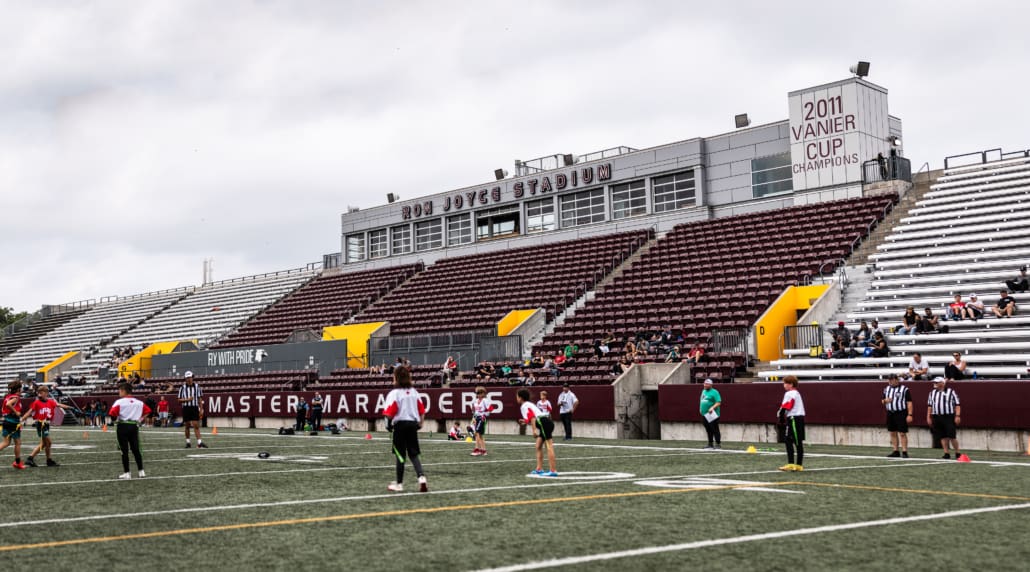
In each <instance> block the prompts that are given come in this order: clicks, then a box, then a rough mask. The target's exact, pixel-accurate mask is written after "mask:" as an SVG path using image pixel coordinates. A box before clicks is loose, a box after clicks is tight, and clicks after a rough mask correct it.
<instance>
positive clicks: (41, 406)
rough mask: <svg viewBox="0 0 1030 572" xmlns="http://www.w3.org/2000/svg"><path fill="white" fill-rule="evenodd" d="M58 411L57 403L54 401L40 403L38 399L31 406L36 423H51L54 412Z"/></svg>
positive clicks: (48, 400) (30, 409)
mask: <svg viewBox="0 0 1030 572" xmlns="http://www.w3.org/2000/svg"><path fill="white" fill-rule="evenodd" d="M55 409H57V401H55V400H53V399H47V400H46V401H40V400H39V398H36V400H35V401H33V402H32V405H30V406H29V411H32V418H33V419H35V420H36V421H50V420H51V419H53V418H54V410H55Z"/></svg>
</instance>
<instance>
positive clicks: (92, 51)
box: [0, 0, 1030, 310]
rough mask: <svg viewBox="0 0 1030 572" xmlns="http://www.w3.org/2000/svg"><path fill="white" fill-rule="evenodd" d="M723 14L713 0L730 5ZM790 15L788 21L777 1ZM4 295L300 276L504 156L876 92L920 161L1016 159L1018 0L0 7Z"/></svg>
mask: <svg viewBox="0 0 1030 572" xmlns="http://www.w3.org/2000/svg"><path fill="white" fill-rule="evenodd" d="M726 6H729V7H726ZM786 6H789V8H786ZM0 14H2V18H0V54H2V57H3V64H2V65H0V211H2V213H3V215H4V218H3V221H4V227H3V229H2V232H0V263H2V266H0V305H4V306H13V307H15V308H16V309H18V310H35V309H38V308H39V307H40V305H41V304H50V303H63V302H70V301H75V300H81V299H88V298H99V297H101V296H107V295H126V294H134V293H140V292H146V291H151V290H158V289H164V288H172V287H177V286H185V285H190V284H198V283H199V282H200V280H201V268H202V261H203V259H204V258H214V259H215V278H216V279H223V278H231V277H235V276H241V275H247V274H253V273H257V272H264V271H271V270H278V269H286V268H294V267H299V266H303V265H304V264H305V263H308V262H312V261H316V260H321V256H322V254H324V253H329V252H338V251H339V249H340V238H339V214H340V213H341V212H343V211H345V210H346V207H347V206H348V205H354V206H358V207H362V208H366V207H371V206H375V205H378V204H382V203H383V202H385V195H386V193H388V192H396V193H399V194H400V195H401V196H403V197H404V198H413V197H416V196H420V195H425V194H429V193H435V192H441V191H446V190H449V189H453V188H456V187H461V186H465V185H472V184H476V183H482V182H486V181H489V180H491V178H492V171H493V169H495V168H497V167H504V168H507V169H509V170H512V162H513V159H514V158H516V157H518V158H521V159H529V158H533V157H539V156H542V155H548V154H554V153H566V152H571V153H577V154H581V153H587V152H590V151H595V150H599V149H603V148H607V147H613V146H617V145H629V146H632V147H637V148H641V147H648V146H652V145H660V144H663V143H669V142H672V141H677V140H681V139H688V138H692V137H697V136H708V135H715V134H719V133H724V132H726V131H729V130H731V129H732V121H733V115H734V114H736V113H741V112H747V113H749V114H750V116H751V118H752V121H753V123H755V124H761V123H766V122H770V121H777V120H782V119H786V118H787V114H788V112H787V92H788V91H791V90H795V89H801V88H805V87H809V86H812V85H817V84H820V83H826V82H829V81H835V80H839V79H844V78H846V77H848V75H849V74H848V73H847V69H848V66H849V65H851V64H852V63H854V62H855V61H857V60H859V59H864V60H868V61H870V62H872V67H871V73H870V76H869V79H870V80H871V81H874V82H876V83H879V84H880V85H883V86H885V87H887V88H888V89H889V90H890V112H891V114H893V115H896V116H898V117H900V118H902V120H903V122H904V131H905V137H904V144H905V149H906V154H907V155H908V156H909V157H910V158H911V159H912V163H913V168H916V167H917V166H918V165H921V164H922V163H923V162H924V161H929V163H930V164H931V165H932V166H935V167H936V166H940V164H941V163H942V160H943V157H944V156H946V155H949V154H956V153H962V152H967V151H975V150H980V149H986V148H992V147H1003V148H1005V149H1006V150H1016V149H1020V148H1027V147H1030V136H1028V129H1027V126H1028V121H1027V119H1026V117H1027V115H1026V111H1025V109H1026V104H1025V100H1026V88H1027V83H1028V80H1027V79H1026V78H1027V77H1028V76H1027V71H1028V70H1027V65H1028V64H1027V57H1028V55H1030V51H1028V45H1027V44H1028V42H1027V36H1028V35H1027V34H1026V33H1025V29H1024V28H1025V23H1026V21H1027V17H1028V15H1030V4H1026V3H1022V2H1019V3H1016V2H1013V3H1011V4H999V5H997V6H990V5H988V3H986V2H977V3H976V4H975V8H974V6H973V5H972V4H970V3H967V2H953V3H948V2H933V3H914V2H913V3H908V4H905V3H901V2H889V3H887V2H885V3H882V4H877V3H872V2H866V3H847V4H839V3H833V2H812V3H809V4H801V3H797V2H791V3H789V4H783V3H779V2H768V1H754V2H732V3H731V2H710V1H709V2H704V3H694V2H685V1H669V2H644V1H625V2H604V1H598V0H589V1H583V2H571V1H563V2H553V1H551V2H486V1H468V2H445V1H440V0H433V1H429V2H385V1H384V2H367V1H362V2H343V1H325V2H315V1H304V2H300V1H296V2H273V1H251V2H244V1H226V0H218V1H206V2H191V1H183V0H175V1H159V2H144V1H136V0H133V1H122V2H87V1H77V2H71V1H67V2H46V1H33V2H26V1H18V2H14V1H10V2H8V1H6V0H0Z"/></svg>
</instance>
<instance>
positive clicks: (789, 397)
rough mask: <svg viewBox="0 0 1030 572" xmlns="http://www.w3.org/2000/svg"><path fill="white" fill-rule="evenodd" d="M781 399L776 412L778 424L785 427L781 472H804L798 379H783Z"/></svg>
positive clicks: (802, 425) (802, 402) (802, 409)
mask: <svg viewBox="0 0 1030 572" xmlns="http://www.w3.org/2000/svg"><path fill="white" fill-rule="evenodd" d="M783 391H784V394H783V399H782V400H781V401H780V408H779V411H778V412H777V413H778V415H779V418H780V424H781V425H784V426H785V439H784V441H786V443H787V464H786V465H784V466H782V467H780V470H781V471H801V470H804V466H803V465H804V462H805V445H804V441H805V402H804V401H803V400H802V399H801V393H800V392H799V391H798V378H796V377H794V376H793V375H788V376H786V377H784V378H783ZM795 448H796V449H797V463H796V464H795V463H794V449H795Z"/></svg>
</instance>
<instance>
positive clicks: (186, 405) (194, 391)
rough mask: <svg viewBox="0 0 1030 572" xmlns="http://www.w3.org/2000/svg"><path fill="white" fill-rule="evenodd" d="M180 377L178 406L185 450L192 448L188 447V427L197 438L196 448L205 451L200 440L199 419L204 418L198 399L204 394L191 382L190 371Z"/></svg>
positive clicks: (205, 446)
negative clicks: (184, 430) (180, 413)
mask: <svg viewBox="0 0 1030 572" xmlns="http://www.w3.org/2000/svg"><path fill="white" fill-rule="evenodd" d="M182 377H183V382H184V383H183V384H182V385H180V386H179V405H181V406H182V426H183V427H184V428H185V429H186V448H187V449H189V448H190V447H191V446H192V445H190V427H191V426H192V427H193V432H194V434H196V436H197V448H198V449H207V445H205V444H204V441H203V440H202V439H201V438H200V418H201V417H203V416H204V408H203V406H202V405H201V400H200V398H201V397H203V396H204V392H203V391H201V390H200V386H199V385H197V383H196V382H195V381H194V380H193V372H192V371H187V372H186V373H185V374H183V376H182Z"/></svg>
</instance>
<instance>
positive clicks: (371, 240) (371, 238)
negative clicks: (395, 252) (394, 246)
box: [368, 228, 390, 258]
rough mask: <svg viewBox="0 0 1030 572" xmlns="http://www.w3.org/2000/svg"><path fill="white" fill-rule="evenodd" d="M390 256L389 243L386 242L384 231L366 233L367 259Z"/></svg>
mask: <svg viewBox="0 0 1030 572" xmlns="http://www.w3.org/2000/svg"><path fill="white" fill-rule="evenodd" d="M389 255H390V243H389V242H387V240H386V229H385V228H381V229H379V230H370V231H368V257H369V258H383V257H384V256H389Z"/></svg>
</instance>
